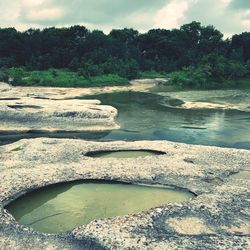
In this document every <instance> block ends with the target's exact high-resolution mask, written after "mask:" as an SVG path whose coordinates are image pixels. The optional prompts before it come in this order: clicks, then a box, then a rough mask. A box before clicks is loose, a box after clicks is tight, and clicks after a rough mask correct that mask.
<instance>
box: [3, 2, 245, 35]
mask: <svg viewBox="0 0 250 250" xmlns="http://www.w3.org/2000/svg"><path fill="white" fill-rule="evenodd" d="M181 4H184V5H185V6H187V8H185V9H184V12H183V10H181ZM178 5H179V6H180V8H178ZM171 6H172V7H171ZM173 6H175V8H173ZM176 6H177V7H176ZM182 6H183V5H182ZM171 8H172V9H171ZM160 10H164V11H163V12H160ZM159 12H160V15H158V14H159ZM164 13H165V14H164ZM178 16H180V17H181V18H176V17H178ZM171 18H172V19H171ZM156 20H157V21H156ZM191 21H200V22H201V23H202V24H203V25H209V24H212V25H214V26H215V27H216V28H218V29H219V30H221V31H222V32H223V33H227V34H228V35H230V34H233V33H241V32H243V31H249V30H250V0H231V1H230V2H228V1H226V0H11V1H10V0H0V26H1V27H9V26H12V27H13V26H15V27H16V28H17V29H21V30H24V29H27V28H30V27H38V28H42V27H48V26H58V27H60V26H69V25H74V24H81V25H85V26H87V27H88V28H90V29H102V30H104V31H106V32H108V31H109V30H110V29H112V28H123V27H132V28H135V29H138V30H140V31H142V32H144V31H147V30H149V29H152V28H157V25H159V26H160V27H162V28H169V27H170V26H171V25H170V23H171V24H173V25H172V26H171V27H173V26H175V25H176V26H180V25H181V24H184V23H188V22H191Z"/></svg>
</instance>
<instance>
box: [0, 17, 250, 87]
mask: <svg viewBox="0 0 250 250" xmlns="http://www.w3.org/2000/svg"><path fill="white" fill-rule="evenodd" d="M249 60H250V33H249V32H244V33H242V34H239V35H234V36H233V37H232V39H227V40H223V35H222V33H221V32H220V31H218V30H217V29H216V28H215V27H213V26H211V25H209V26H202V25H201V24H200V23H199V22H192V23H189V24H185V25H183V26H181V28H180V29H173V30H165V29H152V30H150V31H148V32H147V33H144V34H140V33H139V32H138V31H136V30H134V29H127V28H126V29H116V30H112V31H111V32H110V33H109V34H107V35H106V34H104V33H103V32H102V31H99V30H94V31H90V30H88V29H86V27H84V26H79V25H76V26H73V27H69V28H55V27H51V28H46V29H43V30H40V29H29V30H27V31H25V32H18V31H17V30H15V29H14V28H5V29H0V69H1V75H2V76H3V77H2V78H6V69H7V68H11V67H25V68H27V69H28V70H46V69H49V68H56V69H69V70H71V71H75V72H78V74H79V75H81V76H84V77H86V78H89V77H92V76H99V75H102V74H118V75H119V76H121V77H126V78H128V79H131V78H135V77H137V76H138V73H139V71H157V72H173V71H180V70H182V69H184V73H185V75H187V72H191V71H192V70H194V69H195V70H194V74H193V75H192V76H193V77H194V75H195V74H196V75H195V77H196V78H197V79H198V78H199V77H198V76H202V77H201V78H204V77H205V76H206V77H208V76H210V77H211V78H213V79H221V78H227V79H237V78H239V77H244V76H245V75H249V65H250V63H249ZM196 69H197V71H196ZM14 72H15V71H14ZM12 73H13V72H12ZM16 73H17V75H22V73H21V72H19V71H18V72H16ZM13 74H14V73H13ZM189 76H190V78H192V77H191V75H190V74H189ZM198 82H199V80H198ZM199 84H200V83H199Z"/></svg>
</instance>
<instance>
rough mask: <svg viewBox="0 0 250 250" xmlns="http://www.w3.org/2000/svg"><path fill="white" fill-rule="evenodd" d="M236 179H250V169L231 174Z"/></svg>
mask: <svg viewBox="0 0 250 250" xmlns="http://www.w3.org/2000/svg"><path fill="white" fill-rule="evenodd" d="M231 177H232V178H234V179H242V180H250V170H243V171H240V172H239V173H236V174H233V175H232V176H231Z"/></svg>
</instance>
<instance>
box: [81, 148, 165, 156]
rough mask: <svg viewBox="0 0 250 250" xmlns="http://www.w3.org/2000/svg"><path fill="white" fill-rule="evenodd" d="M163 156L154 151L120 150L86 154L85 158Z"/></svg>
mask: <svg viewBox="0 0 250 250" xmlns="http://www.w3.org/2000/svg"><path fill="white" fill-rule="evenodd" d="M162 154H165V153H163V152H160V151H154V150H121V151H96V152H88V153H87V154H86V156H90V157H93V158H137V157H143V156H153V155H162Z"/></svg>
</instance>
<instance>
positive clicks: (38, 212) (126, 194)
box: [6, 181, 194, 233]
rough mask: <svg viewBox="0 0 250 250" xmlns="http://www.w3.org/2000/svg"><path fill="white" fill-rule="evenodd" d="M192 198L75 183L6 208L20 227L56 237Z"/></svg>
mask: <svg viewBox="0 0 250 250" xmlns="http://www.w3.org/2000/svg"><path fill="white" fill-rule="evenodd" d="M192 197H194V195H193V194H192V193H190V192H187V191H182V190H176V189H172V188H170V187H158V186H157V187H153V186H148V185H147V186H142V185H132V184H125V183H119V182H104V181H84V182H83V181H82V182H79V181H78V182H71V183H63V184H57V185H52V186H49V187H46V188H41V189H38V190H36V191H33V192H31V193H28V194H26V195H25V196H22V197H20V198H18V199H17V200H15V201H13V202H12V203H10V204H9V205H8V206H7V207H6V208H7V210H8V211H9V212H10V213H11V214H12V215H13V216H14V217H15V219H16V220H17V221H18V222H19V223H20V224H23V225H26V226H30V227H32V228H34V229H35V230H37V231H41V232H46V233H58V232H65V231H68V230H72V229H73V228H75V227H76V226H79V225H82V224H87V223H89V222H90V221H92V220H95V219H102V218H109V217H114V216H120V215H126V214H132V213H137V212H141V211H145V210H148V209H150V208H152V207H156V206H160V205H163V204H166V203H170V202H181V201H184V200H187V199H190V198H192Z"/></svg>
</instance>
